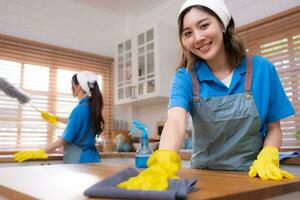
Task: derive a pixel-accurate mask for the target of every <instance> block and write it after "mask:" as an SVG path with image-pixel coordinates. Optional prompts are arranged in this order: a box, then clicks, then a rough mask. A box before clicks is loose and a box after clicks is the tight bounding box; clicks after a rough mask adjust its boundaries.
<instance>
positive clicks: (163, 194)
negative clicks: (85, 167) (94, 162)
mask: <svg viewBox="0 0 300 200" xmlns="http://www.w3.org/2000/svg"><path fill="white" fill-rule="evenodd" d="M138 174H139V172H138V171H137V170H136V169H134V168H126V169H124V170H122V171H120V172H118V173H116V174H114V175H112V176H110V177H108V178H107V179H104V180H102V181H99V182H98V183H96V184H95V185H92V186H91V187H90V188H88V189H87V190H85V191H84V195H86V196H88V197H94V198H95V197H102V198H118V199H148V200H150V199H154V200H160V199H161V200H168V199H186V198H187V193H188V192H194V191H197V189H195V188H194V185H195V184H196V182H197V180H196V179H191V180H186V179H171V180H169V189H168V190H165V191H154V190H147V191H145V190H126V189H121V188H118V187H117V185H118V184H119V183H121V182H123V181H126V180H128V179H129V178H130V177H134V176H137V175H138Z"/></svg>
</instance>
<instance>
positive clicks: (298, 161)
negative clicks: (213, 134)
mask: <svg viewBox="0 0 300 200" xmlns="http://www.w3.org/2000/svg"><path fill="white" fill-rule="evenodd" d="M179 154H180V157H181V159H182V160H190V159H191V155H192V152H191V151H190V150H181V151H180V153H179ZM100 156H101V158H134V156H135V152H100ZM62 157H63V155H62V154H59V153H50V154H48V159H47V160H50V161H53V160H62ZM13 162H14V160H13V156H12V154H10V155H0V163H13ZM280 163H282V164H290V165H300V157H295V158H285V159H283V160H282V161H281V162H280Z"/></svg>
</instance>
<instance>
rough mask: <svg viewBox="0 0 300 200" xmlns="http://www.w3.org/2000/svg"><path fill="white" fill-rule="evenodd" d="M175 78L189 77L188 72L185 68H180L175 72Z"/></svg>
mask: <svg viewBox="0 0 300 200" xmlns="http://www.w3.org/2000/svg"><path fill="white" fill-rule="evenodd" d="M175 76H179V77H190V72H189V71H188V70H187V69H186V68H185V67H181V68H179V69H178V70H177V71H176V73H175Z"/></svg>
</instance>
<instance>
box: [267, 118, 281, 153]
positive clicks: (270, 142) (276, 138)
mask: <svg viewBox="0 0 300 200" xmlns="http://www.w3.org/2000/svg"><path fill="white" fill-rule="evenodd" d="M281 141H282V132H281V127H280V121H277V122H273V123H269V124H268V133H267V136H266V138H265V141H264V146H273V147H276V148H279V147H280V146H281Z"/></svg>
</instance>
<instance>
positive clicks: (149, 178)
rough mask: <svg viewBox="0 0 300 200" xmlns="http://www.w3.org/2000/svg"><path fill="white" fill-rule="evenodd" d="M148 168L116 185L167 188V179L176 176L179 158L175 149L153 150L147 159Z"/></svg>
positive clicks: (134, 188)
mask: <svg viewBox="0 0 300 200" xmlns="http://www.w3.org/2000/svg"><path fill="white" fill-rule="evenodd" d="M147 166H148V168H147V169H145V170H144V171H143V172H141V173H140V174H139V175H138V176H136V177H132V178H130V179H128V180H127V181H125V182H122V183H120V184H119V185H118V187H120V188H124V189H128V190H167V189H168V180H169V179H170V178H178V177H177V176H176V173H177V171H178V170H179V169H180V167H181V159H180V157H179V155H178V154H177V153H176V151H172V150H166V149H160V150H157V151H155V152H154V153H153V154H152V155H151V156H150V158H149V159H148V161H147Z"/></svg>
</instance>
